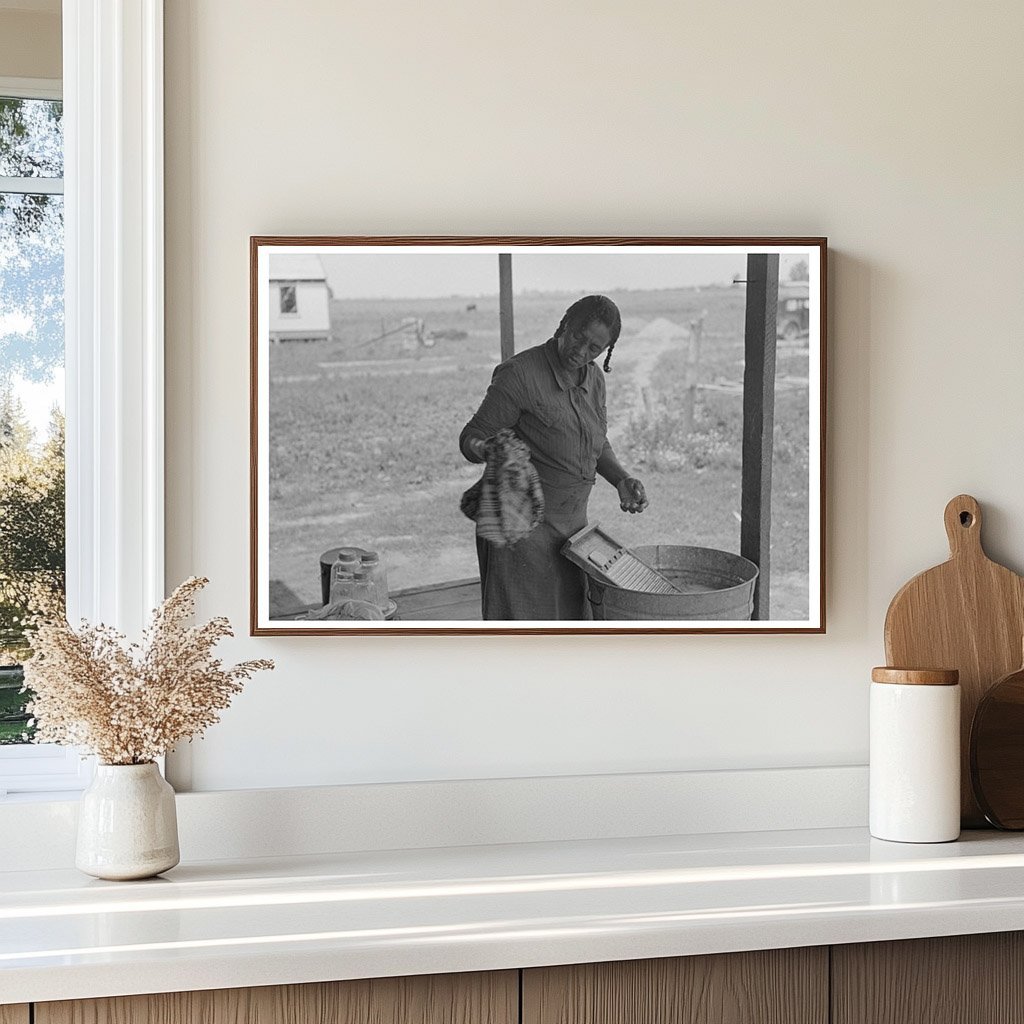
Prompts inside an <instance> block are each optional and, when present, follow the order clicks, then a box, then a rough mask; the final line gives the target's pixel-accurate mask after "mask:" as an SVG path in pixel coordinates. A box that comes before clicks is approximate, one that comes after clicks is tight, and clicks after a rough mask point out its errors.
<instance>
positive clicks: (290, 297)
mask: <svg viewBox="0 0 1024 1024" xmlns="http://www.w3.org/2000/svg"><path fill="white" fill-rule="evenodd" d="M281 312H282V314H284V313H291V314H297V313H298V312H299V306H298V301H297V299H296V297H295V285H293V284H283V285H281Z"/></svg>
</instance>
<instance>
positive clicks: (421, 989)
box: [35, 971, 519, 1024]
mask: <svg viewBox="0 0 1024 1024" xmlns="http://www.w3.org/2000/svg"><path fill="white" fill-rule="evenodd" d="M518 1018H519V986H518V976H517V972H516V971H495V972H489V973H486V974H485V973H477V974H438V975H426V976H423V977H414V978H375V979H372V980H369V981H334V982H325V983H323V984H315V985H273V986H268V987H267V988H238V989H218V990H216V991H210V992H170V993H165V994H162V995H152V996H118V997H116V998H112V999H81V1000H67V1001H64V1002H55V1003H36V1013H35V1024H517V1022H518Z"/></svg>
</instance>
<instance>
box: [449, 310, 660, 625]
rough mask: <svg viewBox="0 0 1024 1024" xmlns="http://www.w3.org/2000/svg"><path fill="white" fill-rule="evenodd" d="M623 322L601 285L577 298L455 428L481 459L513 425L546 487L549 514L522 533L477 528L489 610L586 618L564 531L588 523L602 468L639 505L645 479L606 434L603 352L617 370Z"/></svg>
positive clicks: (581, 578) (626, 502)
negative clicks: (491, 537) (510, 537)
mask: <svg viewBox="0 0 1024 1024" xmlns="http://www.w3.org/2000/svg"><path fill="white" fill-rule="evenodd" d="M621 328H622V319H621V317H620V315H619V310H618V307H617V306H616V305H615V303H614V302H612V300H611V299H609V298H607V297H606V296H604V295H588V296H586V297H585V298H582V299H580V300H578V301H577V302H574V303H573V304H572V305H571V306H570V307H569V308H568V309H567V310H566V312H565V316H563V317H562V322H561V323H560V324H559V325H558V329H557V330H556V331H555V333H554V336H553V337H551V338H549V339H548V340H547V341H546V342H545V343H544V344H543V345H536V346H534V347H533V348H529V349H526V350H525V351H523V352H518V353H516V354H515V355H514V356H512V358H511V359H507V360H506V361H505V362H503V363H501V364H500V365H499V366H497V367H496V368H495V370H494V374H493V376H492V378H491V384H490V387H488V389H487V394H486V395H485V396H484V400H483V401H482V402H481V403H480V408H479V409H477V411H476V414H475V415H474V416H473V418H472V419H471V420H470V421H469V422H468V423H467V424H466V426H465V427H464V428H463V430H462V434H461V435H460V437H459V447H460V448H461V450H462V454H463V455H465V457H466V458H467V459H468V460H469V461H470V462H483V461H485V450H486V447H485V446H486V442H487V440H488V438H491V437H493V436H494V435H495V434H496V433H497V432H498V431H499V430H501V429H503V428H510V429H512V430H513V431H514V432H515V434H516V435H517V436H518V437H519V438H520V439H521V440H522V441H523V442H524V443H525V444H526V445H527V447H528V448H529V449H530V457H531V461H532V463H533V465H534V467H535V468H536V470H537V474H538V476H539V477H540V483H541V489H542V490H543V492H544V521H543V522H542V523H541V524H540V525H539V526H538V527H537V528H536V529H534V530H533V532H532V533H530V534H529V535H528V536H527V537H526V538H525V539H523V540H520V541H519V542H518V543H517V544H515V545H512V546H509V547H498V546H495V545H493V544H489V543H487V542H486V541H483V540H481V539H480V538H479V537H478V538H477V542H476V546H477V557H478V559H479V562H480V584H481V592H482V603H483V617H484V619H530V620H535V621H541V620H557V619H589V618H591V614H590V607H589V604H588V602H587V599H586V576H585V574H584V572H583V571H582V570H581V569H580V568H579V567H577V566H576V565H574V564H573V563H572V562H570V561H569V560H568V559H567V558H565V557H563V556H562V554H561V553H560V552H561V548H562V545H563V544H564V543H565V540H566V538H568V537H570V536H571V535H572V534H574V533H576V532H577V531H578V530H581V529H582V528H583V527H584V526H586V525H587V502H588V500H589V498H590V492H591V490H592V489H593V486H594V483H595V479H596V477H597V476H600V477H602V478H603V479H605V480H607V481H608V483H610V484H611V485H612V486H613V487H614V488H615V489H616V491H617V492H618V495H619V504H620V507H621V508H622V510H623V511H624V512H630V513H636V512H643V510H644V509H645V508H647V495H646V494H645V492H644V487H643V484H642V483H641V482H640V481H639V480H638V479H637V478H636V477H634V476H631V475H630V474H629V473H628V472H627V471H626V470H625V469H623V468H622V466H621V464H620V463H619V460H618V459H617V458H616V457H615V453H614V452H613V451H612V447H611V445H610V444H609V443H608V436H607V428H608V413H607V410H606V408H605V383H604V377H603V376H602V374H601V372H600V371H599V370H598V368H597V367H596V366H595V365H594V360H595V359H597V358H598V357H599V356H600V355H601V354H602V353H604V354H605V358H604V372H605V373H609V372H610V371H611V358H612V350H613V349H614V347H615V342H616V341H617V340H618V337H619V331H620V330H621Z"/></svg>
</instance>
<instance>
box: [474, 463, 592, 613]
mask: <svg viewBox="0 0 1024 1024" xmlns="http://www.w3.org/2000/svg"><path fill="white" fill-rule="evenodd" d="M541 487H542V488H543V490H544V521H543V522H542V523H541V524H540V525H539V526H538V527H537V528H536V529H535V530H534V531H533V532H532V533H531V534H530V535H529V536H528V537H524V538H523V539H522V540H521V541H519V542H518V543H517V544H514V545H513V546H512V547H504V548H502V547H497V546H495V545H493V544H488V543H487V541H484V540H481V539H480V538H479V537H477V540H476V553H477V558H478V560H479V562H480V590H481V597H482V605H483V618H484V619H485V620H490V619H532V620H536V621H543V620H548V619H563V620H565V619H568V620H572V619H576V620H580V619H589V618H591V612H590V604H589V602H588V600H587V577H586V573H584V572H583V570H582V569H580V568H579V567H578V566H577V565H575V564H573V563H572V562H570V561H569V559H567V558H566V557H564V556H563V555H562V554H561V549H562V545H563V544H564V543H565V541H566V540H567V539H568V538H569V537H571V536H572V535H573V534H574V533H576V532H577V531H578V530H582V529H583V527H584V526H586V525H587V502H588V500H589V499H590V492H591V490H593V487H594V485H593V484H592V483H590V482H584V483H580V484H577V485H575V486H572V487H555V486H553V485H551V484H547V483H545V482H544V481H543V480H541Z"/></svg>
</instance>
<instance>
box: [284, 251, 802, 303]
mask: <svg viewBox="0 0 1024 1024" xmlns="http://www.w3.org/2000/svg"><path fill="white" fill-rule="evenodd" d="M287 259H288V256H281V255H272V256H271V273H272V274H273V273H274V272H275V267H276V266H279V265H278V264H276V263H275V261H277V260H287ZM321 261H322V263H323V267H324V271H325V273H326V274H327V280H328V283H329V284H330V286H331V290H332V291H333V292H334V297H335V298H337V299H378V298H439V297H444V296H449V295H464V296H482V295H496V294H497V291H498V257H497V256H495V255H493V254H490V253H467V254H448V253H428V254H424V255H411V254H409V253H382V254H342V255H334V254H330V255H323V256H321ZM745 269H746V256H745V255H744V254H743V253H728V254H724V255H720V254H694V253H685V254H679V255H676V254H668V255H660V254H653V253H645V254H621V253H619V254H604V253H568V254H563V253H537V254H532V253H515V254H514V255H513V257H512V289H513V292H515V293H521V292H524V291H558V292H580V293H587V292H607V291H619V290H622V289H626V288H630V289H653V288H685V287H692V286H694V285H709V284H729V283H730V282H731V281H732V280H733V278H734V277H735V276H737V275H738V276H739V277H740V278H742V277H743V276H744V271H745ZM783 273H785V271H783Z"/></svg>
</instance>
